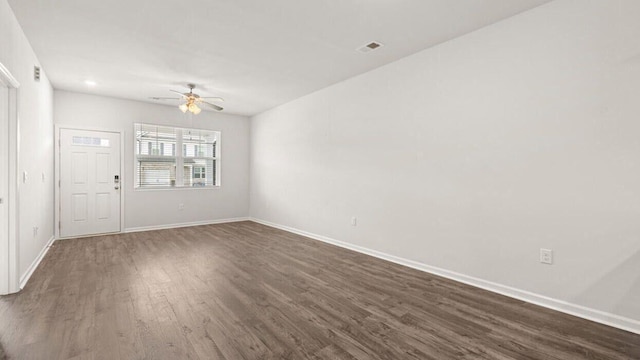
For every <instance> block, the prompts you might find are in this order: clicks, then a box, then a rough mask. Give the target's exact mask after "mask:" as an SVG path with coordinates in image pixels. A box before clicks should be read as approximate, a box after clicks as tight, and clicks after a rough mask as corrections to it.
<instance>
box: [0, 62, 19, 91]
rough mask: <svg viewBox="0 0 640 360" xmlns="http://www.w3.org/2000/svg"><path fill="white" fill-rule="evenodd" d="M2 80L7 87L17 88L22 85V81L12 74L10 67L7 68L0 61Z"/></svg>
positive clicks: (0, 77)
mask: <svg viewBox="0 0 640 360" xmlns="http://www.w3.org/2000/svg"><path fill="white" fill-rule="evenodd" d="M0 81H2V82H3V83H4V84H5V85H7V87H10V88H14V89H17V88H19V87H20V83H19V82H18V80H16V78H14V77H13V75H11V72H10V71H9V69H7V68H6V67H5V66H4V65H2V63H0Z"/></svg>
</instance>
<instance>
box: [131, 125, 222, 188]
mask: <svg viewBox="0 0 640 360" xmlns="http://www.w3.org/2000/svg"><path fill="white" fill-rule="evenodd" d="M134 127H135V148H136V154H135V164H136V171H135V176H136V179H135V188H137V189H144V188H147V189H154V188H156V189H157V188H177V187H183V188H186V187H214V186H219V185H220V181H219V176H220V171H219V166H220V154H219V143H220V132H219V131H211V130H202V129H185V128H176V127H170V126H161V125H149V124H135V125H134Z"/></svg>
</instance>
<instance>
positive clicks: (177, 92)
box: [169, 90, 189, 98]
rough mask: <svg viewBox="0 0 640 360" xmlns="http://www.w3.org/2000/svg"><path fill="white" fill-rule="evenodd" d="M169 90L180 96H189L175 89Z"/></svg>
mask: <svg viewBox="0 0 640 360" xmlns="http://www.w3.org/2000/svg"><path fill="white" fill-rule="evenodd" d="M169 91H171V92H174V93H176V94H178V95H180V96H182V97H185V98H186V97H189V96H188V95H187V94H184V93H181V92H180V91H176V90H169Z"/></svg>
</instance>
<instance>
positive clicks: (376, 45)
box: [356, 41, 384, 53]
mask: <svg viewBox="0 0 640 360" xmlns="http://www.w3.org/2000/svg"><path fill="white" fill-rule="evenodd" d="M382 46H384V45H382V44H381V43H379V42H377V41H372V42H370V43H368V44H366V45H363V46H361V47H359V48H357V49H356V50H358V51H360V52H362V53H366V52H369V51H373V50H376V49H379V48H381V47H382Z"/></svg>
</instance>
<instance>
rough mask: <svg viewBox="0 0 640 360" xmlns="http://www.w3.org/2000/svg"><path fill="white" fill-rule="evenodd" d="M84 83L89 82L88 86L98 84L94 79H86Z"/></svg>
mask: <svg viewBox="0 0 640 360" xmlns="http://www.w3.org/2000/svg"><path fill="white" fill-rule="evenodd" d="M84 83H85V84H87V86H89V87H94V86H96V82H95V81H93V80H85V81H84Z"/></svg>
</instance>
